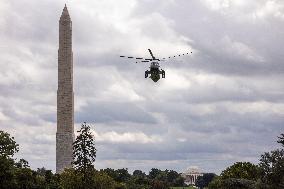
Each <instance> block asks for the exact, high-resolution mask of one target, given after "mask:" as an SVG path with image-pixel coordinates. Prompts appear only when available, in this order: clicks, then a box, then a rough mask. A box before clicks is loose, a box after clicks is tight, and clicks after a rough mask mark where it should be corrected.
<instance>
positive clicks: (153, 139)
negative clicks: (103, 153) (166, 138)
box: [93, 131, 162, 144]
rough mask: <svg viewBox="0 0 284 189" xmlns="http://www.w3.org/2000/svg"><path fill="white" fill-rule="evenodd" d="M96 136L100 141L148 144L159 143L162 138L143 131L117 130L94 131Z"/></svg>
mask: <svg viewBox="0 0 284 189" xmlns="http://www.w3.org/2000/svg"><path fill="white" fill-rule="evenodd" d="M93 133H94V136H95V137H96V140H97V141H98V142H110V143H137V144H148V143H159V142H162V139H161V138H160V137H159V136H155V135H152V136H147V135H146V134H144V133H142V132H137V133H130V132H125V133H117V132H114V131H112V132H105V133H99V132H96V131H93Z"/></svg>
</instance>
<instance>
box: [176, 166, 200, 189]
mask: <svg viewBox="0 0 284 189" xmlns="http://www.w3.org/2000/svg"><path fill="white" fill-rule="evenodd" d="M181 176H182V177H183V178H184V179H185V181H184V182H185V184H187V185H195V183H196V180H197V178H198V177H199V176H203V173H201V172H200V170H199V169H198V168H197V167H190V168H188V169H187V170H186V171H185V172H184V173H182V174H181Z"/></svg>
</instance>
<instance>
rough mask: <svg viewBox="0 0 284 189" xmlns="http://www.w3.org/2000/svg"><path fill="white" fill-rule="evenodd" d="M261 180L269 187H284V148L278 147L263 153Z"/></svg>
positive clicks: (274, 188)
mask: <svg viewBox="0 0 284 189" xmlns="http://www.w3.org/2000/svg"><path fill="white" fill-rule="evenodd" d="M259 167H260V168H261V174H260V175H261V181H262V182H263V184H264V185H265V186H266V187H265V188H269V189H283V188H284V150H283V149H278V150H275V151H271V152H270V153H269V152H267V153H264V154H263V155H261V158H260V163H259Z"/></svg>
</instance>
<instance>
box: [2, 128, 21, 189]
mask: <svg viewBox="0 0 284 189" xmlns="http://www.w3.org/2000/svg"><path fill="white" fill-rule="evenodd" d="M18 151H19V145H18V144H17V143H16V141H15V140H14V137H11V136H10V134H9V133H7V132H4V131H0V186H1V188H13V187H15V186H16V179H15V171H16V169H15V166H14V164H15V161H14V159H12V158H13V156H14V154H15V153H17V152H18Z"/></svg>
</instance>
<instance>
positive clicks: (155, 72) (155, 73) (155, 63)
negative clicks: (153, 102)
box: [120, 49, 192, 82]
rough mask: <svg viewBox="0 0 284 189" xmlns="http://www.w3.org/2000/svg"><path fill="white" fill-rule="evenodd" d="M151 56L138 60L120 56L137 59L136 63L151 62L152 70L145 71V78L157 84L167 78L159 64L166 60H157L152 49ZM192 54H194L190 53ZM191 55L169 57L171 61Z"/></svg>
mask: <svg viewBox="0 0 284 189" xmlns="http://www.w3.org/2000/svg"><path fill="white" fill-rule="evenodd" d="M148 51H149V53H150V55H151V57H152V58H137V57H133V56H120V57H121V58H129V59H135V60H136V63H138V61H141V62H151V65H150V67H149V68H150V70H146V71H145V78H148V76H149V75H150V76H149V77H150V78H151V79H152V80H153V81H154V82H157V81H159V80H160V79H161V76H162V78H166V72H165V70H163V69H160V65H159V62H161V61H166V58H162V59H159V58H156V57H155V56H154V55H153V53H152V51H151V49H148ZM190 53H192V52H190ZM188 54H189V53H186V54H180V55H177V56H173V57H168V58H169V59H170V58H175V57H178V56H184V55H188Z"/></svg>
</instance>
